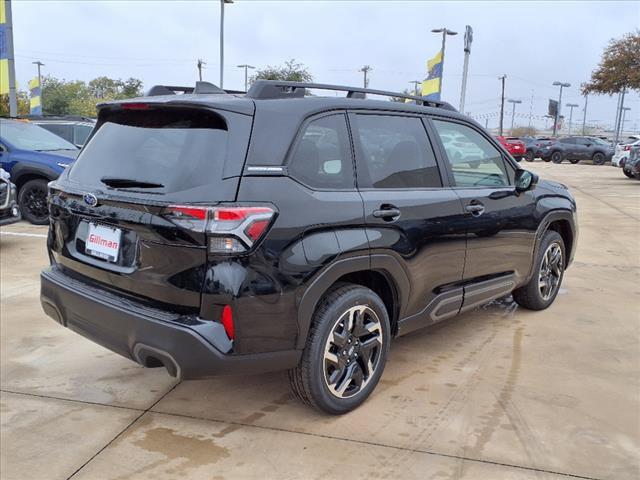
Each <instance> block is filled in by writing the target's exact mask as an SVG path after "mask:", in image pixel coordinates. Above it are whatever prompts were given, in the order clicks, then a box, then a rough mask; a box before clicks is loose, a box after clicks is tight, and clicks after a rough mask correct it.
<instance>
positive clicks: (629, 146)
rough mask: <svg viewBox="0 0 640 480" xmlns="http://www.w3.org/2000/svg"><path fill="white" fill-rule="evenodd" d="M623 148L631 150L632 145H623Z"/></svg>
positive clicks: (626, 150)
mask: <svg viewBox="0 0 640 480" xmlns="http://www.w3.org/2000/svg"><path fill="white" fill-rule="evenodd" d="M622 150H624V151H625V152H628V151H629V150H631V145H623V147H622Z"/></svg>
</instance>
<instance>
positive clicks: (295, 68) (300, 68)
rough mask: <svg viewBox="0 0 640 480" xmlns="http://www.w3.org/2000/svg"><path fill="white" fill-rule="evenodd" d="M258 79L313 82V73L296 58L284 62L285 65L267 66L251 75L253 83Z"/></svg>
mask: <svg viewBox="0 0 640 480" xmlns="http://www.w3.org/2000/svg"><path fill="white" fill-rule="evenodd" d="M256 80H283V81H288V82H307V83H308V82H313V75H311V73H310V72H309V70H308V69H307V67H305V66H304V65H303V64H302V63H297V62H296V61H295V59H293V58H292V59H291V60H289V61H286V62H284V66H278V67H273V66H267V67H266V68H263V69H261V70H258V71H257V72H256V74H255V75H254V76H252V77H251V83H253V82H255V81H256Z"/></svg>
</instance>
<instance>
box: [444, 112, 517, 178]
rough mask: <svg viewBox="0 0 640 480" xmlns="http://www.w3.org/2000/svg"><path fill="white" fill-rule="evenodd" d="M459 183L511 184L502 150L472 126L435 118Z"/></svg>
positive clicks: (448, 158)
mask: <svg viewBox="0 0 640 480" xmlns="http://www.w3.org/2000/svg"><path fill="white" fill-rule="evenodd" d="M433 124H434V125H435V127H436V130H437V132H438V135H439V136H440V139H441V140H442V143H443V145H444V149H445V152H446V154H447V160H448V161H449V164H450V165H451V169H452V171H453V177H454V180H455V183H456V185H457V186H470V187H475V186H504V185H509V175H508V174H507V170H506V166H505V163H504V160H503V158H502V154H501V153H500V151H499V150H498V149H497V148H496V147H494V146H493V145H492V144H491V143H490V142H489V141H488V140H487V139H486V138H484V137H483V136H482V135H481V134H480V133H479V132H477V131H476V130H474V129H473V128H470V127H467V126H465V125H461V124H459V123H452V122H445V121H441V120H434V122H433Z"/></svg>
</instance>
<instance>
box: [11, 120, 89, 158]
mask: <svg viewBox="0 0 640 480" xmlns="http://www.w3.org/2000/svg"><path fill="white" fill-rule="evenodd" d="M0 136H1V137H2V139H3V140H5V141H6V142H7V143H9V144H10V145H13V146H14V147H15V148H19V149H21V150H31V151H44V152H46V151H53V150H77V149H78V148H77V147H76V146H75V145H73V144H72V143H69V142H67V141H66V140H64V139H63V138H61V137H59V136H58V135H55V134H53V133H51V132H49V131H48V130H45V129H44V128H41V127H39V126H38V125H34V124H33V123H28V122H15V121H11V120H9V121H6V120H3V121H2V122H0Z"/></svg>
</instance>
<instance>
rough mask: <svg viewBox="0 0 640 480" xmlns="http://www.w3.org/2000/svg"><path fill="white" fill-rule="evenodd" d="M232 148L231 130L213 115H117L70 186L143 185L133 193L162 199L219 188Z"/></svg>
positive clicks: (101, 129)
mask: <svg viewBox="0 0 640 480" xmlns="http://www.w3.org/2000/svg"><path fill="white" fill-rule="evenodd" d="M228 144H229V132H228V129H227V124H226V122H225V120H224V119H223V118H222V117H221V116H219V115H217V114H216V113H215V112H211V111H207V110H196V109H177V108H171V109H149V110H140V111H136V110H123V111H117V112H113V113H111V114H108V115H107V116H106V118H104V119H103V120H102V122H101V125H100V126H99V128H98V130H97V131H96V133H95V135H94V136H93V137H92V138H91V140H90V141H89V143H88V144H87V145H86V147H85V149H84V150H83V151H82V153H81V154H80V156H79V157H78V160H77V161H76V163H75V164H74V166H73V167H72V168H71V171H70V172H69V180H71V181H73V182H77V183H80V184H83V185H96V186H101V187H103V188H104V187H107V186H110V185H109V183H111V184H113V180H114V179H116V180H120V181H124V180H126V181H131V182H142V183H144V184H146V186H145V187H139V188H136V187H131V188H129V190H136V189H137V190H139V189H140V188H144V191H145V192H148V193H158V194H170V193H175V192H184V191H186V190H190V189H194V188H197V187H200V186H203V185H206V186H207V187H211V186H213V187H215V185H216V184H217V183H219V182H220V181H221V180H222V177H223V169H224V161H225V157H226V156H227V150H228ZM121 184H122V182H121ZM116 185H117V182H116ZM111 186H112V185H111ZM116 188H117V187H116ZM121 189H122V190H125V189H126V188H121Z"/></svg>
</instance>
